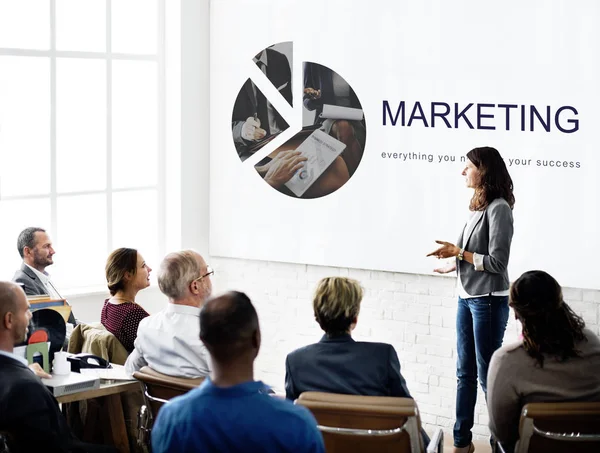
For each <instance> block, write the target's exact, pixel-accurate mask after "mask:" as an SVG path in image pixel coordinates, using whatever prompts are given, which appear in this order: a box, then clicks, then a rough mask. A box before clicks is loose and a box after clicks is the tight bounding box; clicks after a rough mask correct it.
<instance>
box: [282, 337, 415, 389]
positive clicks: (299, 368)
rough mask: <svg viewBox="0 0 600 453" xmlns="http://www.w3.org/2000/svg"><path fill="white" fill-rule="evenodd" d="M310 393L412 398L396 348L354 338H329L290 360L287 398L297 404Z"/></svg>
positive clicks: (298, 353)
mask: <svg viewBox="0 0 600 453" xmlns="http://www.w3.org/2000/svg"><path fill="white" fill-rule="evenodd" d="M308 391H316V392H329V393H343V394H347V395H366V396H397V397H402V398H411V396H410V393H409V392H408V389H407V387H406V381H405V380H404V378H403V377H402V374H400V362H399V360H398V355H397V354H396V350H395V349H394V347H393V346H392V345H391V344H387V343H368V342H360V341H354V340H353V339H352V337H351V336H350V335H343V336H339V337H333V338H329V337H327V335H325V336H323V338H321V341H319V342H318V343H315V344H311V345H308V346H305V347H303V348H300V349H297V350H296V351H294V352H292V353H291V354H289V355H288V356H287V359H286V361H285V394H286V397H287V398H288V399H291V400H295V399H296V398H298V397H299V396H300V394H301V393H302V392H308Z"/></svg>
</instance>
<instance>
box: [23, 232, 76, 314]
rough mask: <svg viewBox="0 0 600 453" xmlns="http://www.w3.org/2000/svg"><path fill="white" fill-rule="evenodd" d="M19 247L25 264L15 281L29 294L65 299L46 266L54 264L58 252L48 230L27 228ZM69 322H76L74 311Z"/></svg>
mask: <svg viewBox="0 0 600 453" xmlns="http://www.w3.org/2000/svg"><path fill="white" fill-rule="evenodd" d="M17 248H18V250H19V254H20V255H21V258H23V264H22V265H21V269H19V270H18V271H16V272H15V275H14V276H13V278H12V280H13V282H15V283H18V284H20V285H21V287H22V288H23V291H25V294H26V295H28V296H39V295H42V294H47V295H48V296H50V297H51V298H52V299H63V297H62V296H61V295H60V293H59V292H58V290H57V289H56V287H55V286H54V284H53V283H52V280H50V275H49V274H48V272H46V268H47V267H48V266H51V265H52V264H54V261H53V259H52V257H53V256H54V253H56V252H55V251H54V248H53V247H52V240H51V239H50V236H49V235H48V233H46V230H44V229H43V228H38V227H29V228H25V229H24V230H23V231H21V233H20V234H19V238H18V239H17ZM68 322H69V323H71V324H73V325H75V324H76V321H75V316H74V315H73V312H71V315H70V316H69V319H68Z"/></svg>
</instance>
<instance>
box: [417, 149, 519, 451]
mask: <svg viewBox="0 0 600 453" xmlns="http://www.w3.org/2000/svg"><path fill="white" fill-rule="evenodd" d="M462 175H463V176H464V177H465V179H466V184H467V187H469V188H471V189H474V193H473V197H472V198H471V202H470V204H469V211H470V215H469V218H468V220H467V222H466V224H465V227H464V228H463V230H462V232H461V234H460V237H459V238H458V242H457V244H456V245H454V244H451V243H450V242H445V241H436V242H437V243H438V244H440V245H441V247H440V248H438V249H437V250H435V251H434V252H432V253H430V254H429V255H427V256H435V257H437V258H439V259H444V258H451V257H456V259H455V261H454V262H453V263H451V264H449V265H448V266H446V267H441V268H438V269H434V272H437V273H440V274H446V273H449V272H452V271H457V274H458V279H457V290H458V310H457V313H456V340H457V347H456V350H457V356H458V357H457V364H456V376H457V393H456V422H455V424H454V453H472V452H474V451H475V447H474V445H473V443H472V442H471V440H472V438H473V434H472V433H471V428H472V427H473V421H474V414H475V402H476V401H477V377H479V382H480V384H481V388H482V389H483V392H484V394H486V397H487V393H486V392H487V373H488V367H489V364H490V360H491V358H492V354H493V353H494V351H495V350H496V349H498V348H499V347H500V346H501V345H502V338H503V337H504V331H505V329H506V322H507V320H508V294H509V287H510V283H509V280H508V272H507V267H508V259H509V256H510V244H511V241H512V236H513V215H512V209H513V206H514V204H515V197H514V195H513V183H512V179H511V177H510V175H509V174H508V170H507V169H506V164H505V163H504V160H503V159H502V156H500V153H499V152H498V151H497V150H496V149H494V148H490V147H482V148H475V149H473V150H471V151H469V152H468V153H467V164H466V166H465V169H464V170H463V171H462Z"/></svg>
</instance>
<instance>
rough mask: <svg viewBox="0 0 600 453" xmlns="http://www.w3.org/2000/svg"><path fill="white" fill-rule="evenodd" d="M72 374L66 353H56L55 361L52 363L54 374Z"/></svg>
mask: <svg viewBox="0 0 600 453" xmlns="http://www.w3.org/2000/svg"><path fill="white" fill-rule="evenodd" d="M70 372H71V364H70V363H69V361H68V360H67V353H66V352H55V353H54V361H53V362H52V374H56V375H59V376H62V375H66V374H69V373H70Z"/></svg>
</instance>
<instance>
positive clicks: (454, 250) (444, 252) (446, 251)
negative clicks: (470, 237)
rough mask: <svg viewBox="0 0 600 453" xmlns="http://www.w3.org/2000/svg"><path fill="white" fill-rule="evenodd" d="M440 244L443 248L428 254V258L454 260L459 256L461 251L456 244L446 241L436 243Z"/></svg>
mask: <svg viewBox="0 0 600 453" xmlns="http://www.w3.org/2000/svg"><path fill="white" fill-rule="evenodd" d="M435 242H437V243H438V244H441V247H440V248H438V249H437V250H434V251H433V252H431V253H428V254H427V256H435V257H436V258H438V259H443V258H452V257H453V256H457V255H458V254H459V252H460V249H459V248H458V247H457V246H455V245H454V244H452V243H450V242H446V241H435Z"/></svg>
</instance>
